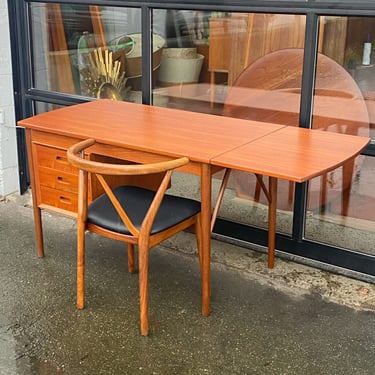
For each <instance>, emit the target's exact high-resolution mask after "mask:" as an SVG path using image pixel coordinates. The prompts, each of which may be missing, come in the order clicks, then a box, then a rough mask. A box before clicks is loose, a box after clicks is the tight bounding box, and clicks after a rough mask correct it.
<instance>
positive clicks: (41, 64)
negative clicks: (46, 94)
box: [30, 3, 161, 100]
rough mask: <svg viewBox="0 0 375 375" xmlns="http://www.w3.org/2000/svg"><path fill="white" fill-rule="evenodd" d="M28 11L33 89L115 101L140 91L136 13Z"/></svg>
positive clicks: (44, 7)
mask: <svg viewBox="0 0 375 375" xmlns="http://www.w3.org/2000/svg"><path fill="white" fill-rule="evenodd" d="M30 7H31V26H32V56H33V71H34V85H35V87H36V88H38V89H43V90H50V91H56V92H63V93H69V94H78V95H83V96H88V97H95V98H112V99H119V100H130V99H129V96H128V93H129V91H130V90H135V89H139V90H140V87H141V75H142V74H141V69H142V57H141V12H140V9H137V8H115V7H105V6H103V7H98V6H89V5H76V4H54V3H48V4H46V3H31V5H30ZM160 48H161V47H160Z"/></svg>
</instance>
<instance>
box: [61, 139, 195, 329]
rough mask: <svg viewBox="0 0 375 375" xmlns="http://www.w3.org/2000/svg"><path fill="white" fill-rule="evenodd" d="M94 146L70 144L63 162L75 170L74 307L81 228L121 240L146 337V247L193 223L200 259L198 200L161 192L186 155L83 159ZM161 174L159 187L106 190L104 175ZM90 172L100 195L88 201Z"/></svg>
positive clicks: (80, 274)
mask: <svg viewBox="0 0 375 375" xmlns="http://www.w3.org/2000/svg"><path fill="white" fill-rule="evenodd" d="M94 144H95V140H93V139H87V140H84V141H81V142H79V143H77V144H75V145H73V146H71V147H70V148H69V149H68V151H67V158H68V161H69V162H70V163H71V164H72V165H73V166H75V167H76V168H78V169H79V192H78V194H79V195H78V196H79V198H78V199H79V203H78V224H77V225H78V229H77V231H78V235H77V307H78V308H79V309H83V308H84V274H85V231H90V232H94V233H96V234H99V235H102V236H105V237H108V238H112V239H115V240H119V241H123V242H125V243H127V244H128V245H127V246H128V247H127V248H128V270H129V272H134V270H135V260H134V248H135V246H137V248H138V272H139V294H140V331H141V335H143V336H146V335H148V331H149V329H148V266H149V251H150V249H151V248H152V247H154V246H156V245H158V244H159V243H161V242H162V241H164V240H165V239H167V238H169V237H171V236H173V235H175V234H177V233H178V232H181V231H183V230H185V229H188V228H190V227H195V233H196V239H197V245H198V254H199V258H200V260H201V251H200V249H201V243H202V238H201V226H200V212H201V205H200V202H198V201H196V200H193V199H188V198H183V197H177V196H172V195H168V194H166V190H167V189H168V187H170V183H171V176H172V173H173V171H174V170H175V169H176V168H179V167H182V166H184V165H186V164H187V163H189V159H188V158H186V157H183V158H179V159H173V160H169V161H164V162H158V163H151V164H130V165H129V164H107V163H103V162H97V161H92V160H88V159H87V158H85V156H84V154H85V150H86V149H87V148H89V147H90V146H93V145H94ZM155 173H158V174H159V173H164V177H163V179H162V180H161V183H160V185H159V187H158V188H157V189H156V191H152V190H149V189H146V188H143V187H137V186H129V185H122V186H118V187H116V188H114V189H112V188H111V187H110V186H109V184H108V183H107V182H106V178H107V177H108V176H140V175H143V176H144V175H152V174H155ZM89 174H91V175H95V176H96V178H97V179H98V181H99V183H100V184H101V185H102V187H103V189H104V191H105V193H104V194H102V195H101V196H99V197H98V198H96V199H95V200H94V201H93V202H92V203H90V204H88V185H89V184H88V175H89Z"/></svg>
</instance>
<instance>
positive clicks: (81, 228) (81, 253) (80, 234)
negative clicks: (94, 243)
mask: <svg viewBox="0 0 375 375" xmlns="http://www.w3.org/2000/svg"><path fill="white" fill-rule="evenodd" d="M84 298H85V225H84V223H82V222H81V223H80V222H78V231H77V308H78V309H83V308H84V307H85V301H84Z"/></svg>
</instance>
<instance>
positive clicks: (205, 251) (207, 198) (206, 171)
mask: <svg viewBox="0 0 375 375" xmlns="http://www.w3.org/2000/svg"><path fill="white" fill-rule="evenodd" d="M201 202H202V203H201V204H202V209H201V230H202V256H201V264H202V265H201V268H202V315H203V316H208V315H210V297H211V286H210V277H211V276H210V274H211V272H210V261H211V168H210V166H209V165H208V164H203V165H202V174H201Z"/></svg>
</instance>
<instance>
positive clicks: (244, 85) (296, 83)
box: [223, 48, 369, 215]
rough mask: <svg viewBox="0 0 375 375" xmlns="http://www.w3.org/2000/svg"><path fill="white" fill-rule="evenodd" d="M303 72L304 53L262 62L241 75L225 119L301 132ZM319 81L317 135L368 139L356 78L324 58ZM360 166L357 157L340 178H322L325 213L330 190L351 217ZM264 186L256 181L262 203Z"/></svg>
mask: <svg viewBox="0 0 375 375" xmlns="http://www.w3.org/2000/svg"><path fill="white" fill-rule="evenodd" d="M302 68H303V49H299V48H295V49H282V50H279V51H275V52H272V53H269V54H267V55H265V56H263V57H261V58H259V59H258V60H256V61H255V62H254V63H252V64H250V65H249V66H248V67H247V68H245V69H244V70H243V71H242V73H241V74H240V75H239V76H238V77H237V79H236V80H235V82H234V83H233V86H232V87H231V88H230V89H229V91H228V95H227V97H226V101H225V104H224V108H223V115H225V116H230V117H237V118H242V119H249V120H255V121H262V122H265V123H267V122H270V123H278V124H283V125H289V126H299V106H300V95H301V82H302ZM316 75H317V78H316V84H315V92H314V115H313V129H320V130H325V131H332V132H340V133H345V134H351V135H361V136H368V134H369V117H368V112H367V107H366V103H365V101H364V100H363V96H362V93H361V91H360V89H359V87H358V86H357V84H356V82H355V81H354V79H353V78H352V76H351V75H350V74H349V73H348V72H347V71H346V70H345V69H344V68H343V67H342V66H341V65H339V64H338V63H336V62H335V61H334V60H332V59H331V58H329V57H328V56H325V55H323V54H321V53H319V54H318V62H317V72H316ZM265 126H266V125H265ZM361 162H362V159H361V157H358V158H357V159H356V160H355V162H354V161H351V162H348V163H346V164H344V166H343V168H342V173H341V175H340V173H339V171H337V170H336V171H332V172H329V173H328V174H326V175H324V176H323V177H322V179H321V184H320V186H319V184H318V186H317V189H316V190H317V192H316V196H317V199H316V200H317V204H318V205H319V208H320V209H323V210H324V208H325V206H326V204H327V200H328V196H327V189H328V187H331V188H332V190H335V189H336V190H341V214H342V215H347V212H348V205H349V196H350V191H351V186H352V180H353V178H355V176H357V175H358V173H359V170H360V165H361ZM235 184H238V185H239V186H237V188H239V190H241V189H246V184H244V183H243V182H241V181H236V182H235ZM262 184H263V180H262V178H261V176H257V183H256V186H255V192H254V199H255V201H259V196H260V192H261V187H262ZM241 185H242V186H241ZM339 185H341V186H339ZM293 192H294V184H293V183H290V185H289V193H288V198H287V199H285V197H282V199H281V200H280V197H279V201H280V203H281V202H285V201H289V204H290V203H292V200H293ZM310 193H311V186H310ZM315 208H317V207H314V208H313V209H315ZM288 209H290V207H288Z"/></svg>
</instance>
